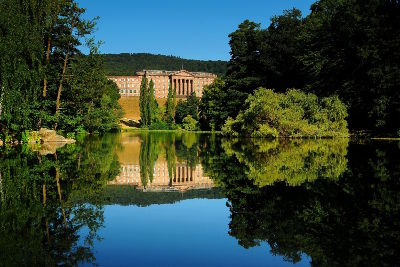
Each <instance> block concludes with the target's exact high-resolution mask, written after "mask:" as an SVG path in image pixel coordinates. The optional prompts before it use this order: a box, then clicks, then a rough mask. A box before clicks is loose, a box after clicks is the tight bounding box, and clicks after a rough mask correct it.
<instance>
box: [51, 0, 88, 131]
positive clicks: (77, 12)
mask: <svg viewBox="0 0 400 267" xmlns="http://www.w3.org/2000/svg"><path fill="white" fill-rule="evenodd" d="M84 12H85V9H84V8H80V7H79V6H78V4H77V3H75V2H74V1H73V0H68V1H66V2H65V5H64V6H63V7H62V11H61V14H60V18H59V20H58V21H59V22H60V23H61V24H60V25H58V26H60V28H59V29H60V30H61V34H62V36H61V37H60V38H59V40H58V41H60V43H59V45H60V46H59V47H58V48H59V49H60V51H59V52H60V53H61V55H63V63H62V65H63V67H62V71H61V77H60V81H59V84H58V90H57V98H56V123H55V126H54V128H55V129H56V128H57V124H58V118H59V113H60V101H61V92H62V89H63V85H64V82H65V79H66V75H67V67H68V66H69V61H70V59H71V57H73V56H74V55H75V54H76V53H77V46H78V45H80V44H81V43H80V41H79V38H83V37H85V36H86V35H88V34H90V33H91V32H92V30H93V28H94V26H95V22H94V21H86V20H84V19H83V18H82V15H83V13H84Z"/></svg>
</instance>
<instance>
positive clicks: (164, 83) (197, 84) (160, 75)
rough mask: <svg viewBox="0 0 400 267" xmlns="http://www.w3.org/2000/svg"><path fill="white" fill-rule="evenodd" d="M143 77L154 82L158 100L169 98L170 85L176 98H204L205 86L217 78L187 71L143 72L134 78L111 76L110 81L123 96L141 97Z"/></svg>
mask: <svg viewBox="0 0 400 267" xmlns="http://www.w3.org/2000/svg"><path fill="white" fill-rule="evenodd" d="M143 76H146V77H147V79H148V80H149V81H150V80H153V82H154V95H155V97H156V98H167V96H168V88H169V85H170V83H172V85H173V87H174V88H175V90H176V97H181V98H182V97H187V96H188V95H190V94H191V93H192V92H195V93H196V96H197V97H202V95H203V88H204V86H206V85H209V84H211V83H212V82H213V81H214V79H215V78H216V77H217V75H215V74H212V73H206V72H189V71H187V70H179V71H166V70H143V71H139V72H137V73H136V75H134V76H109V77H108V79H110V80H112V81H114V82H115V83H116V84H117V86H118V88H119V92H120V95H121V96H139V94H140V84H141V82H142V78H143Z"/></svg>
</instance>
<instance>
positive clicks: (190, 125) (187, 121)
mask: <svg viewBox="0 0 400 267" xmlns="http://www.w3.org/2000/svg"><path fill="white" fill-rule="evenodd" d="M182 126H183V129H185V130H186V131H196V130H198V122H197V120H195V119H193V118H192V116H190V115H187V116H186V117H185V118H184V119H183V123H182Z"/></svg>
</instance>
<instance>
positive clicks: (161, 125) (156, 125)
mask: <svg viewBox="0 0 400 267" xmlns="http://www.w3.org/2000/svg"><path fill="white" fill-rule="evenodd" d="M176 129H178V127H177V126H176V125H175V124H170V123H168V122H166V121H157V122H153V123H152V124H151V125H150V127H149V130H176Z"/></svg>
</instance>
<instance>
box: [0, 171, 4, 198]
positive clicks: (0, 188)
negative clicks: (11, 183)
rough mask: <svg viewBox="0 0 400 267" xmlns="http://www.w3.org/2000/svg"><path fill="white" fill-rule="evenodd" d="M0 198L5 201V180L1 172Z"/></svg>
mask: <svg viewBox="0 0 400 267" xmlns="http://www.w3.org/2000/svg"><path fill="white" fill-rule="evenodd" d="M0 197H1V201H2V202H3V201H4V192H3V178H2V177H1V172H0Z"/></svg>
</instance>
